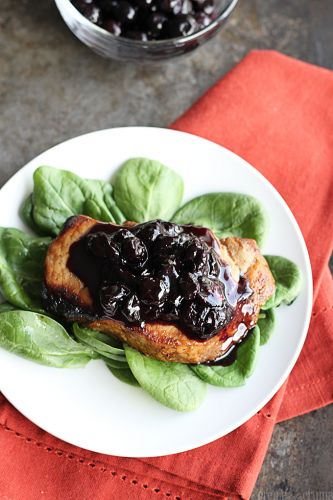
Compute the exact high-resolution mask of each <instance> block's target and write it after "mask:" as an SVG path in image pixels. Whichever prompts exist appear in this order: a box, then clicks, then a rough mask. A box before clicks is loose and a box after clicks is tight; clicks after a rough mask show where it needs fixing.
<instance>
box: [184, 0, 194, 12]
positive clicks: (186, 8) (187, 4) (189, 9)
mask: <svg viewBox="0 0 333 500" xmlns="http://www.w3.org/2000/svg"><path fill="white" fill-rule="evenodd" d="M192 12H193V6H192V2H191V0H183V2H182V8H181V13H182V14H192Z"/></svg>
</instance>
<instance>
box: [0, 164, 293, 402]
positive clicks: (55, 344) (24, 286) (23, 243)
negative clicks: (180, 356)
mask: <svg viewBox="0 0 333 500" xmlns="http://www.w3.org/2000/svg"><path fill="white" fill-rule="evenodd" d="M33 180H34V188H33V192H32V193H31V194H30V195H29V196H28V197H27V199H26V200H25V201H24V203H23V205H22V207H21V211H20V214H21V217H22V219H23V221H24V222H25V223H26V225H27V226H29V228H30V229H32V231H34V233H36V234H37V235H38V236H30V235H28V234H25V233H24V232H22V231H20V230H18V229H14V228H12V229H11V228H0V290H1V293H2V295H3V297H4V299H5V300H6V302H3V303H2V304H0V346H1V347H3V348H5V349H7V350H9V351H11V352H14V353H16V354H18V355H21V356H23V357H25V358H28V359H30V360H33V361H36V362H39V363H42V364H45V365H48V366H55V367H63V368H65V367H78V366H84V365H85V364H86V363H88V362H89V361H90V360H91V359H96V358H98V359H102V360H103V361H104V362H105V364H106V366H107V367H108V369H109V370H110V371H111V373H112V374H113V375H114V376H115V377H117V378H118V379H119V380H120V381H122V382H126V383H128V384H131V385H134V386H140V387H142V388H143V389H144V390H145V391H147V392H148V393H149V394H150V395H151V396H152V397H153V398H155V399H156V400H157V401H159V402H160V403H162V404H164V405H166V406H168V407H170V408H173V409H175V410H178V411H191V410H194V409H196V408H197V407H198V406H199V405H200V404H201V402H202V400H203V398H204V395H205V391H206V383H209V384H212V385H217V386H219V387H225V388H227V387H239V386H241V385H244V384H245V383H246V379H247V378H248V377H249V376H250V375H251V374H252V372H253V370H254V367H255V363H256V361H257V358H258V353H259V346H260V345H263V344H265V343H266V342H268V340H269V338H270V337H271V335H272V333H273V330H274V326H275V313H274V308H275V307H278V306H280V304H282V303H286V304H290V303H292V302H293V300H295V298H296V297H297V295H298V293H299V291H300V289H301V283H302V279H301V274H300V271H299V269H298V268H297V266H296V265H295V264H294V263H293V262H291V261H290V260H288V259H285V258H283V257H277V256H267V257H266V259H267V262H268V264H269V266H270V269H271V271H272V273H273V276H274V278H275V281H276V292H275V294H274V296H273V297H272V298H271V299H269V301H268V302H267V303H266V304H265V305H264V306H263V308H262V309H263V310H262V312H261V314H260V319H259V321H258V324H257V326H256V327H255V328H254V329H253V330H252V331H251V332H250V333H249V334H248V339H247V340H246V341H245V342H244V343H243V344H242V345H240V347H239V348H238V352H237V358H236V361H235V362H234V363H233V364H232V365H230V366H204V365H196V366H189V365H184V364H180V363H169V362H162V361H158V360H156V359H152V358H149V357H148V356H145V355H144V354H142V353H140V352H138V351H136V350H135V349H133V348H131V347H129V346H127V345H122V344H121V343H120V342H119V341H118V340H116V339H113V338H111V337H109V336H108V335H105V334H104V333H101V332H97V331H94V330H91V329H89V328H84V327H82V326H80V325H78V324H74V325H72V328H71V330H70V331H69V333H68V332H67V331H66V330H65V328H64V327H63V326H62V325H60V324H59V323H58V322H57V321H55V320H54V319H52V318H50V317H49V316H48V315H47V314H46V313H44V312H43V310H42V306H41V300H40V299H41V287H42V279H43V263H44V260H45V255H46V252H47V248H48V245H49V243H50V241H51V238H50V236H51V237H54V236H56V235H57V234H58V233H59V232H60V231H61V228H62V226H63V224H64V223H65V221H66V220H67V219H68V217H70V216H73V215H77V214H83V215H88V216H91V217H93V218H95V219H98V220H102V221H107V222H115V223H117V224H121V223H122V222H123V221H124V220H125V219H126V220H132V221H136V222H145V221H148V220H152V219H157V218H160V219H164V220H173V221H175V222H177V223H180V224H195V225H203V226H206V227H209V228H211V229H212V230H213V231H214V232H215V233H216V234H217V236H219V237H227V236H238V237H243V238H253V239H255V240H256V241H257V242H258V244H260V245H261V244H262V243H263V242H264V239H265V235H266V234H267V231H268V221H267V216H266V213H265V210H264V209H263V207H262V205H261V204H260V202H259V201H258V200H256V199H255V198H253V197H251V196H248V195H242V194H239V193H210V194H206V195H203V196H199V197H197V198H195V199H193V200H191V201H189V202H188V203H186V204H185V205H183V206H181V205H182V198H183V191H184V184H183V180H182V178H181V177H180V176H179V175H178V174H177V173H176V172H174V171H173V170H171V169H169V168H168V167H165V166H164V165H162V164H161V163H159V162H157V161H154V160H149V159H146V158H133V159H130V160H128V161H127V162H126V163H125V164H124V165H123V166H122V167H121V168H120V169H119V171H118V172H117V174H116V176H115V179H114V184H113V186H112V185H111V183H109V182H106V181H100V180H90V179H83V178H81V177H79V176H78V175H76V174H74V173H72V172H69V171H66V170H59V169H56V168H52V167H47V166H42V167H39V168H37V170H36V171H35V173H34V176H33Z"/></svg>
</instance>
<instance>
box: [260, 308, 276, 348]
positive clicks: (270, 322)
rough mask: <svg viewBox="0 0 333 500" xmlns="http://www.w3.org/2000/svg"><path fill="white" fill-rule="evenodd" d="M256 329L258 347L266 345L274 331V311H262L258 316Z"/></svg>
mask: <svg viewBox="0 0 333 500" xmlns="http://www.w3.org/2000/svg"><path fill="white" fill-rule="evenodd" d="M257 324H258V327H259V330H260V345H264V344H267V342H268V341H269V339H270V338H271V336H272V335H273V333H274V329H275V312H274V309H268V310H267V311H262V313H261V314H260V315H259V320H258V323H257Z"/></svg>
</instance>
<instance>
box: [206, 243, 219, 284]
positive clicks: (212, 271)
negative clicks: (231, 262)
mask: <svg viewBox="0 0 333 500" xmlns="http://www.w3.org/2000/svg"><path fill="white" fill-rule="evenodd" d="M207 258H208V268H209V271H208V272H209V275H210V276H215V277H216V278H218V277H219V275H220V270H221V261H220V259H219V256H218V255H217V253H216V252H215V250H214V249H211V250H210V251H209V253H208V256H207Z"/></svg>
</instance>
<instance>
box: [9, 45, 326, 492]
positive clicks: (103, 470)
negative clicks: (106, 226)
mask: <svg viewBox="0 0 333 500" xmlns="http://www.w3.org/2000/svg"><path fill="white" fill-rule="evenodd" d="M172 127H173V128H175V129H177V130H182V131H186V132H190V133H192V134H195V135H199V136H201V137H204V138H207V139H210V140H212V141H214V142H216V143H218V144H221V145H223V146H225V147H227V148H228V149H231V150H232V151H234V152H235V153H237V154H238V155H240V156H242V157H243V158H245V159H246V160H247V161H249V162H250V163H251V164H252V165H254V166H255V167H256V168H257V169H258V170H259V171H260V172H262V173H263V174H264V175H265V176H266V177H267V178H268V180H269V181H270V182H271V183H272V184H273V185H274V186H275V187H276V188H277V189H278V191H279V192H280V194H281V195H282V196H283V197H284V199H285V200H286V201H287V203H288V205H289V207H290V208H291V210H292V211H293V213H294V215H295V217H296V219H297V221H298V223H299V225H300V228H301V230H302V232H303V235H304V237H305V240H306V243H307V246H308V250H309V253H310V258H311V264H312V269H313V280H314V308H313V313H312V320H311V324H310V328H309V333H308V337H307V340H306V342H305V346H304V348H303V350H302V353H301V355H300V357H299V359H298V361H297V364H296V366H295V368H294V369H293V371H292V373H291V375H290V377H289V379H288V381H287V382H286V383H285V384H284V385H283V387H282V388H281V389H280V390H279V391H278V393H277V394H276V395H275V396H274V397H273V398H272V400H271V401H270V402H269V403H268V404H267V405H266V406H265V407H264V408H263V409H262V410H261V411H259V412H258V413H257V414H256V415H255V416H254V417H253V418H252V419H250V420H249V421H248V422H247V423H245V424H244V425H242V426H241V427H240V428H238V429H236V430H235V431H234V432H232V433H230V434H228V435H227V436H225V437H223V438H221V439H219V440H217V441H215V442H213V443H210V444H209V445H206V446H203V447H201V448H198V449H196V450H192V451H189V452H186V453H180V454H176V455H170V456H167V457H160V458H151V459H127V458H119V457H112V456H107V455H101V454H97V453H92V452H89V451H86V450H82V449H80V448H77V447H75V446H72V445H69V444H67V443H64V442H62V441H60V440H59V439H57V438H54V437H53V436H51V435H49V434H48V433H46V432H44V431H42V430H41V429H39V428H38V427H37V426H35V425H34V424H32V423H31V422H29V421H28V420H27V419H26V418H25V417H23V416H22V415H21V414H20V413H19V412H17V411H16V410H15V409H14V408H13V407H12V406H11V405H10V403H9V402H8V401H7V400H6V399H5V398H4V397H3V396H0V447H1V450H2V457H1V461H0V492H1V495H2V496H3V498H6V499H7V498H8V499H11V500H16V499H17V500H21V499H22V498H24V499H25V500H30V499H31V500H36V499H39V498H45V499H52V500H58V499H59V500H60V499H61V500H62V499H63V498H68V499H76V498H78V499H80V500H81V499H82V500H84V499H90V498H92V497H94V498H98V499H99V500H103V499H110V498H115V499H117V500H122V499H124V500H127V499H129V498H137V499H148V498H156V499H157V500H158V499H162V498H163V499H168V498H170V499H173V500H180V499H182V500H185V499H186V500H188V499H197V500H207V499H214V498H223V497H228V498H244V499H247V498H249V496H250V494H251V491H252V489H253V487H254V484H255V481H256V479H257V476H258V473H259V471H260V468H261V465H262V462H263V460H264V457H265V453H266V450H267V447H268V444H269V441H270V437H271V434H272V431H273V428H274V425H275V423H276V422H278V421H282V420H285V419H288V418H292V417H294V416H296V415H299V414H302V413H306V412H308V411H311V410H313V409H315V408H319V407H321V406H324V405H326V404H328V403H330V402H332V400H333V377H332V375H331V374H332V354H331V353H332V349H333V328H332V324H333V282H332V277H331V274H330V272H329V270H328V259H329V256H330V253H331V251H332V249H333V206H332V205H333V134H332V130H333V73H332V72H330V71H328V70H325V69H322V68H318V67H315V66H312V65H309V64H306V63H303V62H300V61H296V60H294V59H291V58H289V57H286V56H283V55H281V54H278V53H275V52H268V51H262V52H261V51H258V52H251V53H250V54H249V55H248V56H246V57H245V59H244V60H243V61H242V62H241V63H240V64H239V65H237V66H236V67H235V68H234V69H233V70H232V71H230V72H229V73H228V74H227V75H226V76H225V77H224V78H223V79H222V80H221V81H220V82H218V83H217V84H216V85H215V86H214V87H213V88H212V89H210V90H209V91H208V92H207V93H206V94H205V95H204V96H203V97H202V98H201V99H200V100H199V101H198V102H197V103H195V104H194V106H193V107H192V108H191V109H190V110H189V111H187V112H186V113H185V114H184V116H182V117H181V118H180V119H178V120H177V121H176V122H175V123H174V124H173V126H172ZM207 161H209V159H207ZM203 168H204V165H203ZM292 333H293V332H290V335H292ZM2 496H1V498H2Z"/></svg>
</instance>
